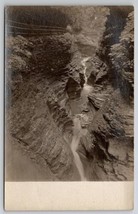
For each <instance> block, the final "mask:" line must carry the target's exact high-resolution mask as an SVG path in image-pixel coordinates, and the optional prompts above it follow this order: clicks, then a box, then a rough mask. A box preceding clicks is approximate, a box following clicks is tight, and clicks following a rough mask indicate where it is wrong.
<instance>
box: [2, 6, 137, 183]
mask: <svg viewBox="0 0 138 214" xmlns="http://www.w3.org/2000/svg"><path fill="white" fill-rule="evenodd" d="M19 9H20V8H18V9H17V10H19ZM14 11H16V10H12V11H11V15H12V16H13V17H14V18H15V20H16V21H17V20H18V18H19V12H17V13H16V12H15V13H14ZM19 11H20V10H19ZM52 11H53V12H52ZM131 11H132V8H131V7H130V8H129V7H127V8H125V7H115V8H114V7H108V8H107V7H56V8H53V7H50V9H48V8H47V7H46V8H44V10H43V12H42V14H41V16H40V17H39V18H40V19H39V20H41V18H43V16H44V14H45V12H47V14H49V17H52V16H53V13H55V14H56V15H55V17H56V18H57V17H58V16H60V18H59V19H57V20H55V17H54V18H53V20H51V19H50V18H49V19H45V21H44V22H43V23H42V25H45V24H49V25H50V24H51V25H53V26H54V23H55V24H56V26H58V27H61V28H63V29H64V32H65V31H66V33H64V32H62V33H60V35H58V33H57V34H55V35H54V34H51V35H50V36H48V35H45V36H44V35H43V36H40V35H38V36H31V37H30V36H29V37H26V38H24V37H22V36H19V35H18V36H15V37H12V36H11V37H8V38H7V41H6V47H7V49H6V50H7V54H6V57H7V64H6V88H7V89H6V126H7V136H8V137H7V138H8V140H7V141H8V144H9V143H11V145H10V146H11V147H13V148H12V149H11V150H14V152H13V154H14V155H15V157H17V162H18V160H19V162H20V158H19V155H17V154H18V151H19V153H20V154H21V157H22V160H24V162H25V163H26V161H27V160H28V158H30V159H29V160H28V165H29V166H30V167H29V168H31V167H32V168H34V172H35V171H42V172H43V173H42V174H41V172H40V175H41V176H40V177H41V179H42V177H43V179H42V180H61V181H74V180H80V175H79V170H78V167H77V166H78V165H76V163H75V157H74V154H73V152H74V151H73V150H72V149H71V145H72V144H73V143H76V142H77V145H78V147H77V148H76V144H75V145H74V144H73V145H72V148H74V147H75V154H78V155H79V156H78V155H77V157H78V158H80V159H81V163H82V165H83V166H81V167H82V168H84V171H85V176H84V177H86V179H87V180H90V181H124V180H133V165H134V164H133V136H134V134H133V84H134V77H133V73H134V67H133V66H134V65H133V63H134V61H133V60H134V56H133V51H134V26H133V12H131ZM25 12H26V15H23V14H24V13H23V10H21V13H22V15H23V17H24V18H25V20H26V23H27V24H30V25H31V23H30V19H29V17H30V15H29V13H28V8H27V7H25ZM30 12H31V14H32V24H35V22H36V23H37V24H40V23H38V22H39V21H38V22H37V20H36V19H37V18H36V17H37V16H36V14H39V13H40V8H39V7H38V9H37V8H35V7H32V11H31V10H30ZM9 14H10V13H9ZM13 14H14V15H13ZM107 15H108V16H107ZM23 17H21V18H20V19H19V21H23ZM47 17H48V16H47ZM61 17H62V18H64V20H63V19H62V18H61ZM42 20H43V19H42ZM46 20H47V22H46ZM116 20H118V21H116ZM85 60H86V61H85ZM74 121H77V122H76V124H75V123H74ZM10 146H8V145H7V147H6V148H7V149H6V152H7V154H9V153H10V152H9V149H8V148H10ZM16 151H17V152H16ZM21 151H22V152H23V153H24V154H26V155H27V159H25V155H24V156H23V155H22V152H21ZM6 157H8V155H7V156H6ZM32 159H33V161H34V163H35V164H36V163H37V164H38V166H39V169H37V166H35V164H34V165H33V164H32V162H31V160H32ZM14 161H15V160H14V158H12V157H10V155H9V160H8V163H10V162H12V163H13V165H14ZM21 162H22V161H21ZM16 164H17V163H16ZM29 168H28V169H29ZM26 172H27V173H28V170H27V171H26ZM34 172H33V174H34ZM7 173H8V171H7ZM15 173H18V172H15ZM13 177H14V178H15V177H16V176H15V175H14V174H13V173H12V172H11V180H12V179H13ZM23 177H24V176H23ZM38 177H39V176H38ZM7 179H9V180H10V175H9V177H8V174H7ZM25 179H26V178H25ZM13 180H14V179H13Z"/></svg>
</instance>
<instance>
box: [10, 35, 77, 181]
mask: <svg viewBox="0 0 138 214" xmlns="http://www.w3.org/2000/svg"><path fill="white" fill-rule="evenodd" d="M22 40H23V41H24V43H25V44H26V48H25V47H24V46H23V47H22V52H26V51H27V48H28V45H29V44H31V45H32V47H35V48H33V49H32V51H31V53H30V52H28V53H30V54H29V56H30V58H31V59H30V62H28V58H27V57H26V56H25V58H23V57H22V61H23V63H22V62H20V59H19V57H20V55H21V54H22V53H20V52H17V51H16V52H13V51H12V55H13V56H14V58H17V59H14V58H13V56H12V55H10V60H8V66H7V67H8V68H9V66H11V67H10V68H11V69H7V72H8V73H7V76H8V77H9V78H7V80H9V79H10V80H11V85H12V86H10V89H11V88H12V87H13V86H14V89H13V91H10V92H11V93H10V92H8V94H7V104H8V105H7V106H10V107H9V110H8V114H7V118H8V122H7V123H8V124H10V125H9V132H10V133H11V135H12V137H13V138H15V139H16V140H17V141H18V142H19V143H21V144H23V145H24V147H25V148H27V150H29V151H32V152H33V153H34V154H35V156H36V159H37V158H38V157H39V158H41V159H43V162H44V161H45V162H46V164H47V165H48V167H49V169H50V170H51V172H52V173H53V174H54V176H56V178H57V179H60V180H67V179H69V180H74V179H76V177H77V176H78V175H77V171H76V167H75V164H74V162H73V155H72V153H71V149H70V145H69V142H71V139H72V130H73V121H72V118H71V117H70V116H69V114H68V112H67V110H66V108H65V105H63V101H64V99H68V95H67V93H66V91H65V88H66V85H67V82H68V81H69V79H70V75H69V72H68V73H67V69H66V68H65V67H66V65H67V64H69V63H70V54H69V52H68V51H69V49H70V46H71V40H69V39H66V35H65V36H63V37H61V36H60V38H59V37H58V36H57V38H56V37H55V36H54V38H50V37H48V38H39V39H35V38H31V39H30V41H28V40H27V39H24V38H23V37H15V38H13V40H12V42H13V43H14V44H16V43H19V44H22ZM14 44H12V46H14ZM19 44H18V47H19ZM42 46H43V48H42ZM55 47H56V49H55ZM9 48H10V47H9ZM16 62H17V68H18V69H17V70H18V71H16V70H15V71H13V68H16V66H15V64H14V63H16ZM55 62H56V63H55ZM28 63H29V68H28V67H27V66H26V65H27V64H28ZM22 64H23V65H24V69H23V66H22ZM9 72H11V75H10V74H9ZM13 72H15V73H16V75H15V76H14V75H13ZM17 72H19V75H20V81H17V80H18V79H19V78H18V73H17ZM9 75H10V76H9ZM72 78H73V77H72ZM73 81H75V80H73ZM7 85H9V82H7ZM14 92H16V93H14ZM9 95H10V97H11V100H9V99H8V97H9ZM7 108H8V107H7ZM44 179H45V178H44Z"/></svg>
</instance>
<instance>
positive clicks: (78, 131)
mask: <svg viewBox="0 0 138 214" xmlns="http://www.w3.org/2000/svg"><path fill="white" fill-rule="evenodd" d="M88 59H89V57H85V58H83V60H82V62H81V63H82V66H83V68H84V69H83V73H84V78H85V83H84V86H83V89H82V92H81V98H80V99H81V103H82V104H83V103H87V100H88V98H87V96H88V94H89V93H90V91H91V90H92V86H90V85H88V84H87V75H86V68H87V67H86V62H87V60H88ZM75 108H78V106H77V105H76V106H75ZM82 118H85V120H86V121H87V120H88V118H87V115H84V114H82V113H81V112H80V113H79V114H75V116H74V119H73V122H74V129H73V139H72V142H71V150H72V153H73V155H74V161H75V164H76V167H77V169H78V171H79V174H80V178H81V181H86V180H87V178H86V176H85V172H84V167H83V164H82V161H81V159H80V156H79V154H78V152H77V149H78V145H79V142H80V138H81V137H82V136H84V135H86V134H87V129H86V128H82V126H81V119H82Z"/></svg>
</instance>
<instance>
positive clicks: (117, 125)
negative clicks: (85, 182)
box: [78, 9, 134, 180]
mask: <svg viewBox="0 0 138 214" xmlns="http://www.w3.org/2000/svg"><path fill="white" fill-rule="evenodd" d="M112 12H113V13H112ZM128 13H129V10H128V11H127V12H126V11H125V12H124V14H123V17H122V18H121V22H119V23H118V22H117V23H116V22H113V20H115V18H117V16H118V14H120V15H119V17H120V16H122V14H121V13H120V11H118V12H117V11H116V12H115V11H114V10H113V11H112V9H111V10H110V15H109V18H108V19H107V25H106V31H105V34H104V37H103V41H102V42H101V48H100V49H99V50H97V53H96V59H97V58H98V57H99V59H98V60H96V61H97V63H94V62H92V63H90V64H89V65H90V66H89V73H90V75H89V83H91V84H93V85H94V90H93V91H92V93H90V94H89V96H88V99H89V102H90V103H91V104H92V106H93V107H94V108H95V109H96V110H97V111H96V112H95V115H94V117H93V120H92V122H91V123H90V124H89V125H88V127H89V128H88V133H87V135H86V137H83V138H82V139H81V142H80V145H79V148H78V151H79V154H80V156H81V158H82V161H83V163H84V166H85V167H86V170H85V171H86V174H87V176H88V177H89V179H90V180H100V178H101V177H102V179H103V180H132V179H133V167H134V164H133V160H132V159H133V146H134V145H133V136H134V135H133V134H134V133H133V116H134V115H133V81H134V77H133V72H134V68H133V66H134V63H133V60H134V56H133V48H134V27H133V12H131V13H129V15H128V18H127V14H128ZM114 23H115V26H114ZM116 24H119V25H120V27H119V26H116ZM111 25H112V28H113V29H114V30H112V28H111ZM118 27H119V32H117V34H116V31H117V29H118ZM111 32H112V35H110V33H111ZM109 40H110V41H109ZM108 42H109V43H108ZM98 51H99V52H98ZM97 64H98V65H97ZM103 65H105V66H104V67H105V75H106V78H105V79H104V78H103V79H102V78H101V79H100V85H98V84H97V83H96V77H97V76H98V75H99V74H100V72H102V71H101V70H102V66H103ZM97 70H98V71H97ZM105 81H106V84H105ZM90 139H91V140H90ZM84 157H85V158H84ZM88 165H89V167H88Z"/></svg>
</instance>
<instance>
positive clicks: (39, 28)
mask: <svg viewBox="0 0 138 214" xmlns="http://www.w3.org/2000/svg"><path fill="white" fill-rule="evenodd" d="M66 32H67V28H63V27H58V26H46V25H34V24H27V23H22V22H16V21H13V20H7V27H6V32H5V33H6V35H13V36H16V35H23V36H30V35H31V36H35V35H51V34H52V35H54V34H55V35H57V34H64V33H66Z"/></svg>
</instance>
